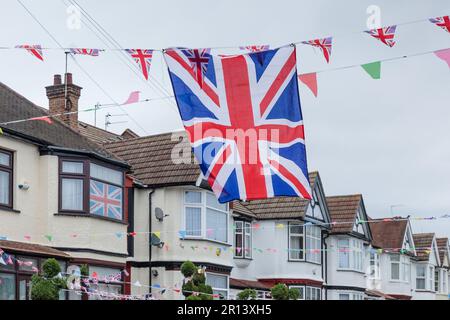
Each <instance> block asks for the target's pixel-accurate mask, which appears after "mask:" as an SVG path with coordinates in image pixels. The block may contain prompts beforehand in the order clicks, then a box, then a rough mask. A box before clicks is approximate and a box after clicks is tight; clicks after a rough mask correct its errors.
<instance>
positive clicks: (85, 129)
mask: <svg viewBox="0 0 450 320" xmlns="http://www.w3.org/2000/svg"><path fill="white" fill-rule="evenodd" d="M78 130H79V131H80V133H81V134H82V135H83V136H85V137H86V138H88V139H89V140H92V141H94V142H96V143H99V144H103V143H106V142H112V141H122V140H123V139H122V137H121V136H120V135H118V134H115V133H112V132H109V131H106V130H103V129H100V128H97V127H95V126H93V125H90V124H89V123H85V122H82V121H78Z"/></svg>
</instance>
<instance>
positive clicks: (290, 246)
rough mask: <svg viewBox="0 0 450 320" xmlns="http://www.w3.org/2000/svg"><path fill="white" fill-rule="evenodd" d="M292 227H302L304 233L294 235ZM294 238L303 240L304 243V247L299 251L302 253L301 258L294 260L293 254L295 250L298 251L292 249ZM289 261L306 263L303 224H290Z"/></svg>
mask: <svg viewBox="0 0 450 320" xmlns="http://www.w3.org/2000/svg"><path fill="white" fill-rule="evenodd" d="M291 227H301V230H302V233H301V234H300V233H292V232H291ZM292 237H298V238H301V239H302V240H303V241H302V247H301V248H299V249H298V250H299V251H300V252H301V254H302V255H301V258H292V256H291V253H292V252H294V250H297V249H292V244H291V238H292ZM288 249H289V252H288V261H305V259H306V255H305V228H304V226H303V225H302V224H301V223H297V222H290V223H289V224H288Z"/></svg>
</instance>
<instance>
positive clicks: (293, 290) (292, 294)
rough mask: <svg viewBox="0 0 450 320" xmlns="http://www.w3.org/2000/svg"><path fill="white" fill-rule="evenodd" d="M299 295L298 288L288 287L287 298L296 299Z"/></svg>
mask: <svg viewBox="0 0 450 320" xmlns="http://www.w3.org/2000/svg"><path fill="white" fill-rule="evenodd" d="M299 297H300V290H298V289H297V288H290V289H289V300H298V298H299Z"/></svg>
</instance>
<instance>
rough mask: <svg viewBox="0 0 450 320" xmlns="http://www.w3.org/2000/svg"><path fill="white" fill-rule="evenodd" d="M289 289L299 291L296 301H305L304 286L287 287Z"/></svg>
mask: <svg viewBox="0 0 450 320" xmlns="http://www.w3.org/2000/svg"><path fill="white" fill-rule="evenodd" d="M289 289H297V290H298V291H299V297H298V299H297V300H305V299H306V288H305V286H295V285H294V286H289Z"/></svg>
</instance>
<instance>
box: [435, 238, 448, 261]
mask: <svg viewBox="0 0 450 320" xmlns="http://www.w3.org/2000/svg"><path fill="white" fill-rule="evenodd" d="M436 243H437V246H438V250H439V259H440V260H441V266H442V265H443V264H444V257H445V255H446V254H447V255H448V238H436ZM447 258H449V257H447Z"/></svg>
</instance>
